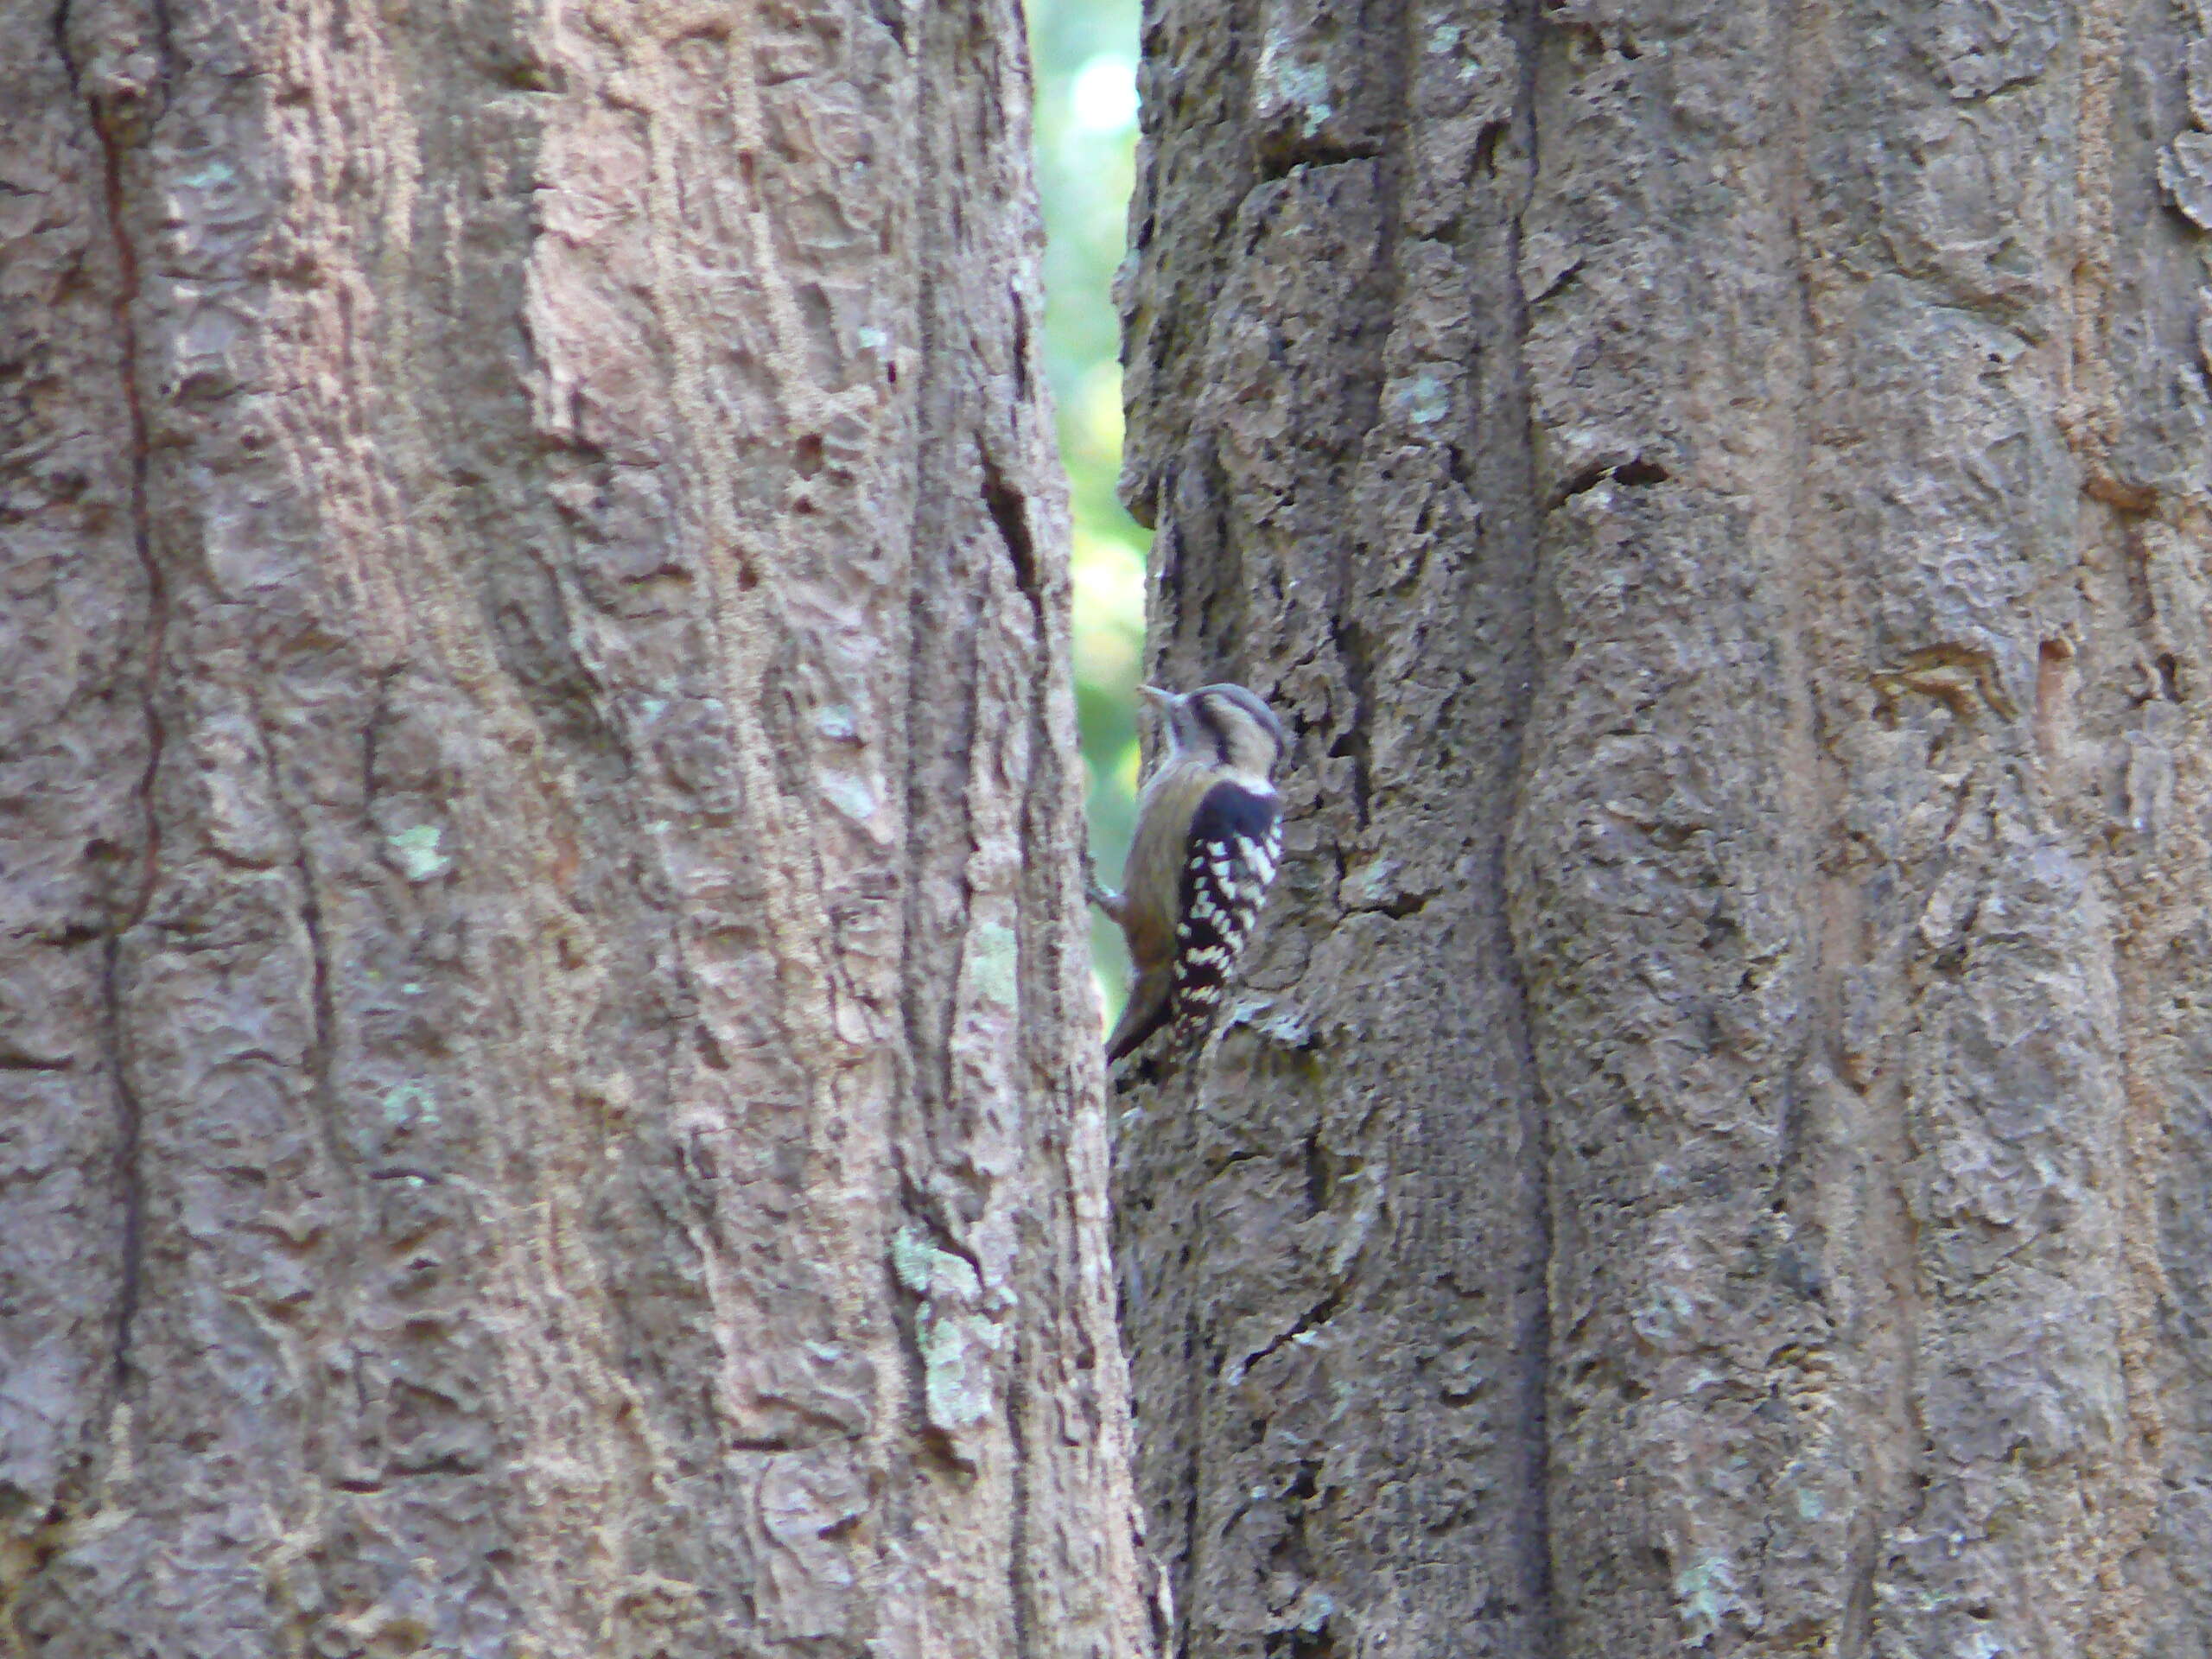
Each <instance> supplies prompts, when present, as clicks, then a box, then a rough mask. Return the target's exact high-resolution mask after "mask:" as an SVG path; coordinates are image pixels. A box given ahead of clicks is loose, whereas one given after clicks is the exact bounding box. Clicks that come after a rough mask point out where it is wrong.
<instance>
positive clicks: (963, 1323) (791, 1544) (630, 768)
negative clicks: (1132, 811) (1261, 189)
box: [0, 0, 1149, 1659]
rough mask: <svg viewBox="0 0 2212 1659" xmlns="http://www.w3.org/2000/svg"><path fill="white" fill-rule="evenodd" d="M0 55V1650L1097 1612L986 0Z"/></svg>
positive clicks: (1082, 1243)
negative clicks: (3, 398)
mask: <svg viewBox="0 0 2212 1659" xmlns="http://www.w3.org/2000/svg"><path fill="white" fill-rule="evenodd" d="M0 66H3V68H0V86H4V88H5V92H6V98H7V109H8V111H9V113H8V116H7V118H6V125H5V137H4V150H0V235H3V236H4V240H5V247H4V251H0V296H4V302H5V305H6V308H7V311H6V316H5V320H4V321H0V356H4V359H5V373H6V376H7V381H6V384H7V388H8V391H7V399H8V401H7V404H6V410H5V412H6V420H7V427H6V431H5V435H4V439H3V440H0V457H3V458H0V477H4V484H0V491H3V492H4V495H3V496H0V499H4V502H5V505H4V508H0V513H4V517H0V524H4V525H5V530H4V537H5V543H6V550H7V554H8V570H9V575H8V582H9V584H10V586H9V588H8V596H7V601H6V605H5V608H4V611H0V624H3V625H4V628H5V643H4V645H3V646H0V659H3V660H4V661H5V663H6V665H7V680H6V696H5V700H4V720H5V739H4V748H0V766H4V768H5V771H4V778H5V782H4V785H0V796H4V798H5V799H6V801H7V803H8V815H7V817H6V820H5V829H4V833H5V836H6V846H5V849H4V851H0V859H4V871H0V906H4V908H5V915H6V925H5V929H4V937H5V938H6V941H7V944H6V954H5V957H4V959H0V999H4V1001H0V1009H4V1015H0V1090H4V1094H5V1096H6V1111H7V1118H6V1122H7V1126H8V1127H7V1129H6V1132H5V1139H4V1140H3V1141H0V1146H4V1147H5V1155H4V1159H0V1232H4V1236H5V1237H6V1239H7V1241H8V1243H7V1247H6V1249H4V1250H0V1533H3V1534H4V1539H5V1542H4V1548H0V1590H4V1610H5V1619H4V1623H3V1624H0V1628H4V1629H5V1630H6V1631H7V1633H8V1636H9V1638H10V1642H11V1643H12V1649H11V1650H13V1651H16V1652H18V1653H23V1654H38V1655H41V1656H55V1659H60V1656H84V1659H118V1656H124V1655H147V1656H155V1655H158V1656H160V1659H186V1656H209V1659H215V1656H220V1659H240V1656H249V1659H250V1656H258V1655H277V1654H312V1655H322V1656H336V1655H346V1654H362V1655H367V1654H394V1655H396V1654H402V1653H415V1652H428V1651H435V1652H440V1653H454V1654H464V1653H465V1654H469V1655H481V1656H517V1659H520V1656H525V1655H543V1656H553V1655H575V1656H584V1655H589V1656H594V1659H599V1656H616V1655H630V1654H636V1655H647V1654H652V1655H669V1656H675V1655H696V1656H702V1659H703V1656H715V1659H728V1656H730V1655H733V1654H739V1653H743V1654H761V1655H794V1656H796V1655H801V1654H804V1655H807V1656H829V1655H847V1654H849V1655H859V1654H862V1653H867V1654H875V1655H950V1654H963V1655H1000V1656H1014V1655H1021V1656H1030V1655H1039V1654H1043V1655H1056V1656H1057V1655H1066V1656H1077V1655H1084V1656H1091V1655H1109V1654H1111V1655H1127V1654H1132V1653H1135V1652H1136V1651H1138V1650H1140V1649H1142V1648H1145V1647H1147V1646H1148V1641H1149V1638H1148V1637H1147V1636H1145V1634H1144V1621H1145V1618H1146V1613H1145V1604H1144V1601H1143V1599H1142V1598H1141V1594H1140V1592H1139V1587H1138V1585H1137V1582H1136V1577H1135V1574H1136V1565H1135V1549H1134V1547H1133V1543H1132V1535H1131V1523H1132V1514H1133V1510H1132V1506H1131V1502H1130V1497H1129V1493H1128V1482H1127V1477H1126V1473H1125V1465H1126V1458H1127V1424H1126V1412H1125V1406H1124V1389H1125V1384H1124V1382H1123V1378H1122V1372H1121V1370H1120V1359H1119V1350H1118V1348H1117V1345H1116V1338H1115V1334H1114V1332H1113V1329H1112V1300H1111V1299H1112V1287H1111V1283H1110V1274H1109V1270H1108V1268H1107V1264H1106V1255H1105V1214H1104V1196H1103V1195H1104V1186H1105V1137H1104V1133H1103V1119H1102V1116H1101V1115H1100V1110H1099V1099H1098V1077H1097V1072H1096V1058H1094V1057H1095V1055H1096V1031H1097V1014H1096V1006H1095V1002H1096V999H1095V997H1094V996H1093V995H1092V993H1091V989H1090V976H1089V968H1088V963H1087V962H1086V960H1085V959H1084V956H1083V954H1082V950H1083V945H1082V913H1081V897H1080V893H1081V888H1080V883H1079V880H1078V876H1077V847H1078V845H1079V842H1080V835H1081V824H1080V818H1079V810H1078V806H1077V801H1078V795H1077V778H1078V771H1079V768H1078V764H1077V758H1076V754H1075V750H1074V728H1073V716H1072V708H1071V699H1070V697H1069V695H1068V683H1069V674H1068V652H1069V645H1068V626H1067V614H1066V613H1067V588H1066V580H1065V546H1064V543H1065V528H1064V512H1063V507H1062V505H1061V498H1060V488H1059V486H1058V483H1057V481H1056V474H1055V469H1054V466H1053V463H1052V459H1051V447H1050V446H1051V439H1050V435H1049V422H1048V411H1047V410H1046V408H1045V407H1044V405H1043V404H1042V403H1041V402H1040V394H1039V373H1038V365H1037V364H1036V362H1035V360H1034V358H1035V354H1034V350H1033V345H1032V340H1033V336H1034V334H1035V322H1036V316H1037V311H1038V305H1039V297H1038V294H1037V289H1036V283H1035V278H1034V270H1035V257H1036V252H1037V248H1036V243H1037V232H1036V218H1035V212H1034V203H1033V200H1032V194H1031V191H1030V186H1029V161H1028V155H1027V119H1028V117H1027V98H1028V91H1027V68H1026V66H1025V61H1024V57H1023V51H1022V47H1021V42H1020V20H1019V16H1018V13H1017V12H1016V11H1015V10H1014V8H1013V7H1012V6H1011V5H1009V4H1005V3H1001V0H977V3H975V4H973V5H964V6H953V7H947V8H910V7H906V6H903V5H900V4H898V3H895V0H894V3H875V4H862V3H859V0H816V3H812V4H809V5H806V6H782V5H760V6H747V5H741V4H728V3H698V4H685V5H666V6H662V5H642V4H625V3H620V0H618V3H613V4H607V5H590V6H573V7H569V8H566V9H563V8H558V7H537V6H533V5H530V4H517V5H512V6H508V5H503V4H499V3H493V0H485V3H478V4H472V5H468V6H456V7H452V8H448V7H446V6H442V5H436V6H430V5H418V6H413V7H410V6H409V5H407V4H405V3H392V4H386V5H382V6H363V5H352V6H348V5H330V6H319V5H295V4H288V3H280V0H250V3H247V0H240V3H221V4H212V3H180V0H170V3H168V4H166V5H165V4H162V3H161V0H143V3H133V0H112V3H99V0H74V3H68V4H65V5H64V7H63V8H62V10H61V12H60V16H59V19H58V22H57V19H56V16H55V12H54V7H53V6H52V5H51V4H47V3H40V4H29V3H16V4H12V5H8V6H6V7H5V8H4V9H0Z"/></svg>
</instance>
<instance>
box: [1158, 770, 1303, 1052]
mask: <svg viewBox="0 0 2212 1659" xmlns="http://www.w3.org/2000/svg"><path fill="white" fill-rule="evenodd" d="M1186 844H1187V845H1188V847H1189V849H1190V855H1189V858H1188V860H1187V861H1186V862H1185V864H1184V866H1183V891H1182V914H1181V916H1180V917H1179V918H1178V919H1177V922H1176V925H1175V985H1174V992H1173V995H1174V1019H1175V1029H1176V1031H1177V1032H1178V1033H1179V1034H1180V1035H1182V1036H1185V1037H1188V1036H1191V1035H1193V1034H1195V1033H1198V1032H1199V1031H1202V1030H1203V1029H1204V1028H1205V1026H1206V1025H1207V1024H1208V1023H1209V1022H1210V1021H1211V1020H1212V1019H1213V1017H1214V1015H1215V1014H1217V1013H1218V1012H1219V1011H1220V1008H1221V1004H1222V999H1223V997H1224V995H1226V993H1227V989H1228V985H1229V980H1230V976H1231V975H1232V974H1233V973H1234V972H1235V971H1236V958H1237V957H1239V956H1241V955H1243V950H1244V943H1245V941H1246V940H1247V939H1249V938H1250V937H1251V935H1252V924H1253V923H1254V922H1255V920H1257V919H1258V918H1259V914H1260V903H1261V901H1262V899H1265V898H1266V897H1267V896H1268V885H1269V883H1271V882H1273V881H1274V879H1275V861H1276V860H1277V858H1278V857H1280V856H1281V852H1282V814H1281V805H1280V804H1279V803H1278V802H1277V800H1276V799H1275V798H1274V796H1273V795H1272V794H1268V795H1262V794H1259V793H1256V792H1255V791H1252V790H1249V789H1246V788H1244V787H1243V785H1238V784H1216V785H1214V786H1213V787H1212V788H1211V789H1210V790H1208V791H1206V796H1205V799H1204V800H1202V801H1200V802H1199V803H1198V811H1197V812H1196V813H1195V814H1193V815H1192V818H1191V832H1190V839H1189V841H1188V842H1187V843H1186Z"/></svg>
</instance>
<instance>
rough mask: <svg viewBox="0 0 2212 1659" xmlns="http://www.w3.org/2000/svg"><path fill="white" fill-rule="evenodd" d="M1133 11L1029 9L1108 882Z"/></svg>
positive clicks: (1139, 553)
mask: <svg viewBox="0 0 2212 1659" xmlns="http://www.w3.org/2000/svg"><path fill="white" fill-rule="evenodd" d="M1137 24H1138V3H1137V0H1031V3H1030V9H1029V44H1030V52H1031V54H1032V57H1033V60H1034V62H1035V66H1036V75H1037V181H1038V188H1039V193H1040V194H1041V195H1042V197H1043V201H1044V210H1045V237H1046V245H1045V357H1046V366H1047V371H1048V372H1049V374H1050V376H1051V378H1052V396H1053V397H1054V399H1055V400H1056V401H1057V403H1058V406H1059V427H1060V454H1061V457H1062V459H1063V460H1065V462H1066V463H1067V469H1068V485H1069V492H1070V499H1071V507H1072V509H1073V512H1074V518H1075V541H1074V547H1073V559H1074V575H1075V673H1076V709H1077V717H1078V719H1079V720H1080V721H1081V722H1082V727H1083V759H1084V767H1085V768H1086V770H1087V771H1088V772H1089V774H1090V845H1091V850H1092V852H1093V854H1094V855H1096V859H1097V861H1098V873H1099V877H1100V879H1101V880H1103V881H1104V882H1105V883H1106V884H1107V885H1108V886H1109V887H1111V886H1113V885H1115V884H1116V882H1117V881H1118V880H1119V879H1120V874H1121V868H1122V855H1123V854H1124V853H1125V852H1126V851H1127V849H1128V839H1129V827H1130V823H1131V822H1132V820H1133V819H1134V817H1135V807H1136V797H1135V791H1136V776H1137V741H1136V727H1135V718H1136V709H1135V704H1136V683H1137V675H1138V671H1139V669H1140V668H1141V666H1142V661H1143V652H1144V562H1145V550H1146V547H1147V544H1148V543H1149V542H1150V540H1151V533H1150V532H1149V531H1146V530H1145V529H1143V528H1142V527H1141V526H1140V525H1139V524H1137V523H1136V521H1135V519H1133V518H1130V517H1129V516H1128V513H1126V512H1122V507H1121V504H1120V503H1119V502H1118V501H1117V500H1116V499H1115V497H1114V479H1115V475H1116V473H1117V472H1119V470H1120V468H1121V464H1122V368H1121V363H1120V355H1121V326H1120V323H1119V321H1117V320H1116V317H1115V315H1114V302H1113V299H1112V296H1111V293H1110V289H1111V288H1112V286H1113V281H1114V269H1115V267H1116V265H1117V264H1120V263H1121V258H1122V249H1123V246H1124V245H1125V242H1126V240H1127V236H1128V207H1129V187H1130V183H1131V181H1132V180H1133V178H1134V176H1135V175H1134V171H1133V169H1134V167H1135V151H1136V112H1137V95H1136V50H1137ZM1091 952H1092V959H1093V961H1094V962H1095V963H1096V964H1097V968H1098V974H1099V981H1100V984H1101V987H1102V988H1103V990H1104V992H1105V995H1106V1002H1107V1007H1108V1010H1109V1016H1110V1014H1111V1013H1112V1012H1113V1011H1115V1010H1117V1009H1118V1008H1119V1007H1120V1005H1121V1001H1122V994H1123V991H1124V989H1125V986H1124V983H1123V982H1124V979H1125V976H1126V975H1127V972H1128V965H1127V959H1126V958H1125V957H1124V956H1123V955H1122V939H1121V935H1120V933H1119V932H1118V931H1116V929H1115V928H1114V926H1113V925H1112V924H1110V923H1109V922H1108V921H1107V920H1106V919H1105V918H1103V916H1099V915H1097V914H1096V912H1094V913H1093V915H1092V917H1091Z"/></svg>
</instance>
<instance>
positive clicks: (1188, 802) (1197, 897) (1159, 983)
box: [1091, 685, 1285, 1061]
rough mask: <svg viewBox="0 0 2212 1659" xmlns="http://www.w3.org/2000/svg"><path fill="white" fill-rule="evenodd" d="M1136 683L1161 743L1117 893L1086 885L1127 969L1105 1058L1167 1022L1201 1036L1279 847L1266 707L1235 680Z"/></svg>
mask: <svg viewBox="0 0 2212 1659" xmlns="http://www.w3.org/2000/svg"><path fill="white" fill-rule="evenodd" d="M1137 690H1139V691H1141V692H1142V693H1143V694H1144V695H1145V696H1147V697H1149V698H1150V699H1151V700H1152V701H1153V702H1154V703H1155V704H1157V705H1158V706H1159V708H1160V713H1161V715H1163V717H1164V719H1165V724H1166V745H1167V747H1166V753H1165V754H1164V755H1162V756H1161V758H1160V765H1159V766H1158V768H1157V769H1156V770H1155V771H1154V772H1153V774H1152V781H1151V782H1149V783H1147V785H1145V786H1144V792H1143V793H1142V794H1141V796H1139V797H1138V798H1137V828H1136V834H1135V836H1134V837H1133V838H1132V839H1131V840H1130V842H1129V858H1128V864H1127V865H1126V866H1125V867H1124V868H1123V870H1122V891H1121V892H1119V893H1108V892H1105V891H1103V889H1098V888H1096V887H1094V889H1093V891H1092V893H1091V897H1092V899H1094V900H1096V903H1097V904H1098V906H1099V907H1100V908H1101V909H1102V910H1103V911H1104V912H1106V913H1107V914H1108V915H1109V916H1110V917H1112V918H1114V920H1115V921H1116V922H1118V923H1120V924H1121V928H1122V935H1123V937H1125V938H1127V939H1128V943H1129V958H1130V961H1131V963H1133V964H1134V969H1135V976H1134V978H1133V979H1132V981H1131V983H1130V986H1129V1000H1128V1004H1127V1006H1125V1007H1123V1008H1122V1018H1121V1021H1120V1023H1118V1024H1117V1025H1116V1026H1115V1027H1114V1034H1113V1035H1112V1036H1110V1037H1109V1038H1108V1039H1106V1058H1107V1059H1108V1060H1109V1061H1114V1060H1118V1059H1120V1058H1122V1057H1123V1056H1124V1055H1127V1054H1131V1053H1134V1052H1135V1051H1136V1049H1137V1048H1138V1046H1140V1045H1141V1044H1142V1043H1143V1042H1144V1041H1145V1039H1147V1038H1148V1037H1150V1036H1151V1035H1152V1034H1153V1033H1154V1032H1156V1031H1158V1030H1159V1029H1160V1027H1162V1026H1164V1025H1166V1024H1168V1023H1169V1022H1170V1021H1173V1025H1174V1028H1175V1033H1176V1035H1177V1037H1178V1038H1179V1039H1183V1040H1186V1041H1187V1040H1188V1039H1191V1038H1192V1037H1195V1036H1198V1035H1199V1034H1201V1033H1204V1031H1205V1028H1206V1027H1207V1025H1208V1024H1210V1023H1211V1020H1212V1019H1213V1016H1214V1015H1215V1014H1216V1013H1217V1012H1218V1011H1219V1009H1220V1007H1221V1000H1222V995H1223V992H1224V989H1225V988H1226V986H1227V984H1228V982H1229V976H1230V972H1231V971H1232V970H1233V969H1235V967H1236V958H1237V956H1238V954H1239V953H1240V952H1241V951H1242V950H1243V949H1244V942H1245V940H1246V939H1247V938H1249V937H1250V935H1251V931H1252V923H1253V920H1254V918H1256V917H1257V916H1258V914H1259V912H1260V901H1261V900H1262V899H1264V898H1266V897H1267V892H1268V884H1269V883H1270V882H1272V881H1273V880H1274V879H1275V861H1276V859H1277V858H1278V857H1279V856H1280V855H1281V851H1282V800H1281V797H1280V796H1278V795H1277V794H1276V793H1275V787H1274V769H1275V763H1276V762H1277V761H1278V760H1280V759H1281V755H1282V751H1283V747H1284V742H1285V740H1284V736H1283V729H1282V722H1281V721H1280V720H1278V719H1276V718H1275V715H1274V710H1273V709H1269V708H1268V705H1267V704H1266V703H1264V702H1261V701H1260V699H1259V698H1257V697H1256V696H1253V695H1252V693H1250V692H1249V691H1247V690H1245V689H1244V688H1243V686H1241V685H1202V686H1200V687H1199V688H1198V690H1195V691H1190V692H1185V693H1184V694H1183V695H1182V696H1177V695H1176V694H1175V693H1173V692H1172V691H1163V690H1160V688H1159V687H1157V686H1152V685H1141V686H1139V687H1138V688H1137Z"/></svg>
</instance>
